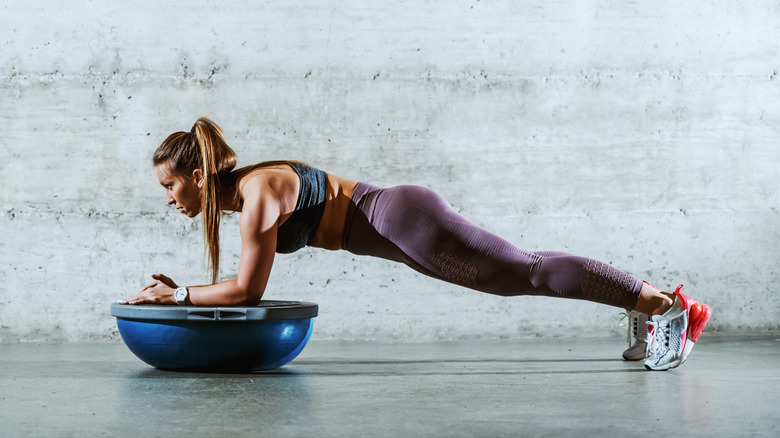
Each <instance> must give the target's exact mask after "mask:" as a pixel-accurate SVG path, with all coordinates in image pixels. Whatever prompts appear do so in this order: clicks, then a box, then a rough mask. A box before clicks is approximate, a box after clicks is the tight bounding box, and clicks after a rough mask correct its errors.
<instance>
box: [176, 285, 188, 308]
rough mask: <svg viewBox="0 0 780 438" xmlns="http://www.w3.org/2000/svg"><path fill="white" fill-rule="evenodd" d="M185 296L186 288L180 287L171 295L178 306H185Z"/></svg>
mask: <svg viewBox="0 0 780 438" xmlns="http://www.w3.org/2000/svg"><path fill="white" fill-rule="evenodd" d="M187 294H188V292H187V288H186V287H180V288H178V289H176V292H174V293H173V297H174V298H176V302H177V303H179V305H180V306H184V305H186V301H187Z"/></svg>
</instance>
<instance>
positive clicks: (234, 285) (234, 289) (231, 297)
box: [187, 278, 263, 306]
mask: <svg viewBox="0 0 780 438" xmlns="http://www.w3.org/2000/svg"><path fill="white" fill-rule="evenodd" d="M187 291H188V292H189V296H188V298H187V304H189V305H193V306H252V305H256V304H257V303H258V302H260V298H261V297H262V296H263V291H250V290H248V288H245V287H241V285H240V284H239V283H238V280H237V279H235V278H232V279H230V280H225V281H221V282H219V283H216V284H210V285H204V286H187Z"/></svg>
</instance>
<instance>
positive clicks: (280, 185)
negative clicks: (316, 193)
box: [238, 165, 300, 214]
mask: <svg viewBox="0 0 780 438" xmlns="http://www.w3.org/2000/svg"><path fill="white" fill-rule="evenodd" d="M299 185H300V183H299V181H298V176H297V175H296V173H295V172H294V171H293V170H292V169H291V168H290V167H289V166H284V165H280V166H270V167H264V168H260V169H257V170H255V171H253V172H251V173H249V174H247V175H245V176H244V177H242V178H241V181H239V183H238V192H239V196H240V199H241V202H242V204H243V205H244V207H246V206H249V205H252V206H253V207H257V206H261V205H267V204H268V203H272V204H276V205H278V208H279V210H280V214H285V213H286V212H287V210H288V209H289V207H288V206H289V205H290V204H292V209H294V208H295V203H296V201H297V199H298V189H299V187H298V186H299ZM290 211H292V210H290Z"/></svg>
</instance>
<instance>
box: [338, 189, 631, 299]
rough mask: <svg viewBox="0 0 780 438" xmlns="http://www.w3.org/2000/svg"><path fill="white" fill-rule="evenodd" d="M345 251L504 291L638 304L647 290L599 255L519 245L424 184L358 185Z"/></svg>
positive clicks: (482, 288)
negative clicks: (532, 249) (534, 249)
mask: <svg viewBox="0 0 780 438" xmlns="http://www.w3.org/2000/svg"><path fill="white" fill-rule="evenodd" d="M343 248H344V249H346V250H347V251H349V252H351V253H354V254H359V255H369V256H374V257H381V258H384V259H388V260H393V261H396V262H400V263H404V264H406V265H408V266H410V267H411V268H413V269H415V270H417V271H419V272H421V273H423V274H425V275H428V276H430V277H433V278H437V279H440V280H444V281H447V282H450V283H454V284H457V285H461V286H465V287H468V288H471V289H475V290H478V291H482V292H487V293H491V294H495V295H502V296H514V295H544V296H550V297H562V298H572V299H582V300H588V301H594V302H597V303H603V304H608V305H612V306H616V307H621V308H625V309H633V308H634V306H635V305H636V302H637V299H638V298H639V290H640V289H641V288H642V282H641V281H639V280H638V279H636V278H634V277H632V276H630V275H628V274H626V273H624V272H622V271H619V270H617V269H615V268H613V267H611V266H609V265H607V264H605V263H602V262H599V261H596V260H592V259H587V258H583V257H577V256H574V255H571V254H565V253H559V252H529V251H524V250H522V249H519V248H517V247H515V246H514V245H512V244H511V243H509V242H507V241H506V240H504V239H502V238H500V237H498V236H496V235H495V234H492V233H490V232H488V231H485V230H483V229H482V228H480V227H478V226H476V225H474V224H473V223H471V222H469V221H468V220H466V218H464V217H463V216H461V215H460V214H458V213H457V212H456V211H455V210H453V209H452V207H450V205H449V203H447V201H446V200H444V198H442V197H441V196H440V195H438V194H437V193H435V192H433V191H431V190H429V189H426V188H424V187H419V186H398V187H393V188H387V189H383V188H379V187H375V186H372V185H370V184H365V183H358V185H357V187H356V188H355V192H354V194H353V195H352V204H351V211H350V213H349V214H348V215H347V224H346V229H345V232H344V244H343Z"/></svg>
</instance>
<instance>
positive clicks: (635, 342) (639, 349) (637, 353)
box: [623, 310, 647, 360]
mask: <svg viewBox="0 0 780 438" xmlns="http://www.w3.org/2000/svg"><path fill="white" fill-rule="evenodd" d="M646 339H647V315H645V314H644V313H641V312H635V311H633V310H632V311H630V312H628V336H627V340H628V348H627V349H626V351H624V352H623V359H625V360H641V359H644V358H646V357H647V342H646Z"/></svg>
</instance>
